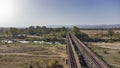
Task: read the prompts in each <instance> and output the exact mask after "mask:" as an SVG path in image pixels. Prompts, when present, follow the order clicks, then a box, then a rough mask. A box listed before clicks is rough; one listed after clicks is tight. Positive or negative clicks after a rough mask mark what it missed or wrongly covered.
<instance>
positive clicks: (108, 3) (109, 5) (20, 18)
mask: <svg viewBox="0 0 120 68" xmlns="http://www.w3.org/2000/svg"><path fill="white" fill-rule="evenodd" d="M0 10H1V11H0V27H28V26H36V25H38V26H46V25H104V24H107V25H109V24H120V0H74V1H73V0H68V1H67V0H0Z"/></svg>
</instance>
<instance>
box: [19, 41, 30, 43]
mask: <svg viewBox="0 0 120 68" xmlns="http://www.w3.org/2000/svg"><path fill="white" fill-rule="evenodd" d="M19 42H20V43H29V41H19Z"/></svg>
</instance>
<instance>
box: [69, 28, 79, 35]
mask: <svg viewBox="0 0 120 68" xmlns="http://www.w3.org/2000/svg"><path fill="white" fill-rule="evenodd" d="M71 33H72V34H75V35H79V34H80V29H79V28H78V27H77V26H74V27H73V28H72V29H71Z"/></svg>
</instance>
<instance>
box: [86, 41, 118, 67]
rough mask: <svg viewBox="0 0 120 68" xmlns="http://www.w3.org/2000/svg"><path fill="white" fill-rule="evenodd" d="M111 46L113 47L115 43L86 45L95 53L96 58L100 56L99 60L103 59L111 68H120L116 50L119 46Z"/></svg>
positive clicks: (91, 43)
mask: <svg viewBox="0 0 120 68" xmlns="http://www.w3.org/2000/svg"><path fill="white" fill-rule="evenodd" d="M106 44H107V45H106ZM113 44H114V45H115V44H116V43H104V44H103V43H93V42H90V43H88V47H90V48H91V49H92V50H93V51H94V52H95V53H97V54H98V56H100V58H101V59H103V60H104V61H105V62H106V63H107V64H109V65H110V66H111V67H112V68H120V50H119V49H117V48H119V47H120V45H119V46H114V45H113ZM119 44H120V42H119ZM117 45H118V42H117ZM103 46H105V47H103ZM111 46H112V47H113V48H112V47H111Z"/></svg>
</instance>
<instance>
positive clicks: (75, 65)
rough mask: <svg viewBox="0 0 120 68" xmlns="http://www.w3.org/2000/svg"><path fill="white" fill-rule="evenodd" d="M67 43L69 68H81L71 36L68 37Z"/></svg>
mask: <svg viewBox="0 0 120 68" xmlns="http://www.w3.org/2000/svg"><path fill="white" fill-rule="evenodd" d="M66 42H67V52H68V66H69V68H81V66H80V63H79V59H78V56H77V54H76V52H75V49H74V46H73V45H72V41H71V39H70V36H69V34H68V35H67V36H66Z"/></svg>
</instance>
